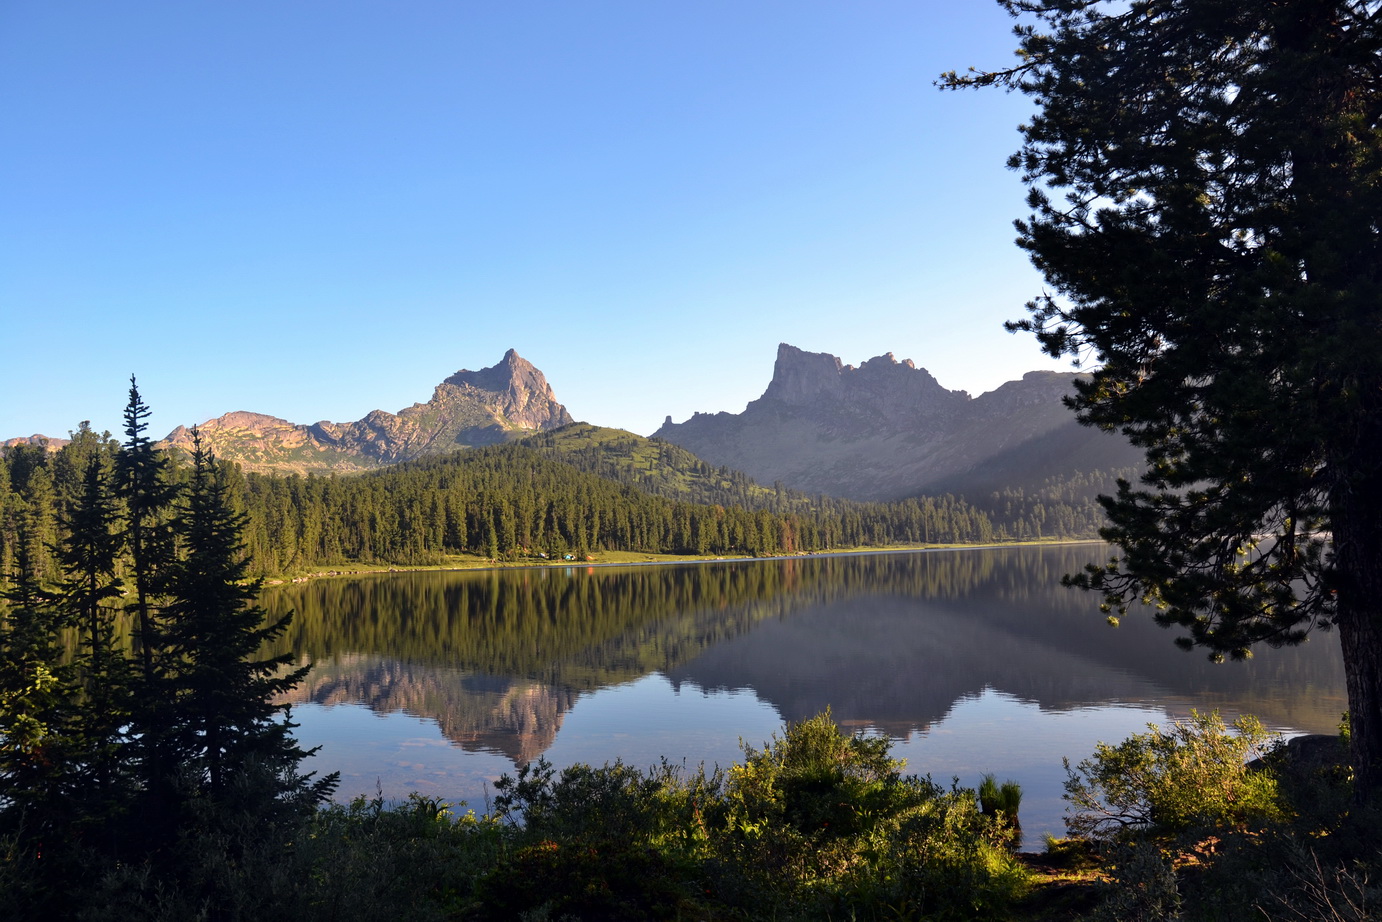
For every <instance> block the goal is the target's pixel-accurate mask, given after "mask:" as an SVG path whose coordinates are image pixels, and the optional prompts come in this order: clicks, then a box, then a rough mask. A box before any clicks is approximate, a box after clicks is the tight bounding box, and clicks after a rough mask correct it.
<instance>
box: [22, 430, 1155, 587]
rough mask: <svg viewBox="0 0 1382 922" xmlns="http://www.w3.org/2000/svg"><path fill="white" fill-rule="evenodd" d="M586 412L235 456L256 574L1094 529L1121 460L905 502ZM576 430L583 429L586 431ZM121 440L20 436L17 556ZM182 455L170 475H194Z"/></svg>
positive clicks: (51, 557)
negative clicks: (554, 425)
mask: <svg viewBox="0 0 1382 922" xmlns="http://www.w3.org/2000/svg"><path fill="white" fill-rule="evenodd" d="M586 429H588V430H589V432H588V433H586V432H585V431H584V430H581V429H580V427H575V428H574V429H573V430H572V432H571V433H565V434H564V435H563V433H557V434H543V435H541V436H537V437H535V438H533V439H529V440H525V442H523V443H521V444H508V445H499V446H492V447H489V448H482V449H472V450H468V451H463V452H457V453H455V454H451V455H442V456H436V457H431V458H427V459H423V460H420V461H415V462H410V463H407V464H402V465H397V466H395V467H390V468H387V469H384V470H381V471H377V472H371V473H368V474H361V475H354V476H318V475H308V476H306V477H303V476H299V475H264V474H254V473H251V474H243V473H241V472H240V471H239V470H238V469H236V468H234V467H232V466H229V465H225V464H221V465H219V467H220V469H221V473H220V476H222V477H223V478H225V480H226V482H227V484H228V487H227V489H228V491H229V495H230V498H231V501H232V502H233V503H235V504H236V507H237V509H240V510H242V511H244V512H245V513H246V514H247V515H248V525H247V529H246V535H245V538H246V542H247V545H248V549H249V551H250V555H251V556H252V557H253V559H254V563H253V568H254V569H253V574H254V575H277V574H288V573H294V572H300V571H303V570H306V569H310V568H319V567H323V566H332V565H344V564H350V563H368V564H394V565H426V564H436V563H440V562H442V561H443V560H444V559H445V558H446V557H447V556H449V555H456V554H474V555H478V556H481V557H485V558H490V559H495V560H515V559H520V558H533V559H540V557H541V555H546V556H547V557H548V558H549V559H562V558H564V557H566V556H567V555H570V556H571V557H572V558H575V559H584V558H585V557H586V556H588V555H592V554H596V553H599V552H601V551H630V552H642V553H671V554H713V555H725V556H730V555H734V556H741V555H742V556H767V555H778V554H794V553H802V552H815V551H824V550H830V549H833V548H842V547H863V546H878V547H882V546H888V545H895V544H925V543H974V542H980V543H982V542H989V541H1002V540H1025V539H1032V538H1051V537H1060V538H1071V537H1093V536H1094V535H1095V534H1096V533H1097V530H1098V528H1099V527H1100V525H1102V524H1103V511H1102V509H1101V507H1100V506H1099V504H1098V501H1097V499H1096V497H1097V495H1098V494H1099V493H1112V492H1113V491H1114V489H1115V480H1116V477H1117V476H1120V475H1121V476H1128V477H1130V476H1133V475H1134V474H1135V472H1133V471H1112V472H1104V471H1099V472H1093V473H1089V474H1075V475H1073V476H1072V477H1068V478H1052V479H1050V480H1048V481H1046V482H1045V483H1044V484H1042V485H1040V486H1039V487H1038V488H1037V489H1034V490H1023V489H1019V488H1012V489H1007V490H1003V491H996V492H994V493H992V494H991V495H989V496H986V497H983V498H982V499H980V500H979V501H978V502H977V503H971V502H968V501H966V500H965V499H962V498H957V497H954V496H950V495H943V496H922V497H915V498H911V499H905V500H898V501H894V502H888V503H858V502H852V501H849V500H843V499H836V498H832V497H826V496H812V495H809V494H806V493H802V492H800V491H795V490H789V489H785V488H783V487H781V486H780V485H777V486H774V487H764V486H761V485H759V484H757V483H755V482H754V481H752V480H751V479H749V478H748V477H746V476H745V475H743V474H742V473H740V472H737V471H730V470H728V469H724V468H714V467H711V466H710V465H707V464H706V463H705V462H703V461H701V460H699V459H698V458H696V457H695V456H694V455H691V454H689V453H688V452H686V451H684V450H683V449H680V448H678V447H676V446H674V445H670V444H668V443H664V442H659V441H657V440H649V439H641V438H639V437H637V436H633V435H631V434H624V436H625V437H624V440H623V441H622V442H621V441H619V439H618V438H617V435H618V433H616V432H615V431H613V430H597V429H595V428H594V427H586ZM573 433H574V435H573ZM119 450H120V446H119V443H117V442H116V441H114V440H113V439H111V438H110V437H109V436H108V435H106V434H97V433H95V432H94V431H92V430H91V428H90V427H89V426H88V425H87V424H86V423H83V424H82V425H81V426H80V427H79V428H78V430H77V431H76V432H74V433H72V438H71V440H70V441H69V442H68V444H66V445H64V446H63V447H62V448H61V449H60V450H58V451H56V452H50V451H47V450H46V449H45V448H44V447H43V446H36V445H18V446H14V447H11V448H9V449H8V450H7V451H6V452H5V454H4V455H3V458H0V574H3V575H4V576H5V577H7V576H8V574H9V573H10V572H11V571H12V569H13V562H14V553H15V548H16V546H17V542H18V533H19V530H20V526H21V523H23V526H24V529H25V533H26V534H27V535H29V536H30V537H29V539H28V540H29V541H30V544H31V547H30V551H31V559H32V561H33V564H32V565H33V566H34V568H35V572H36V574H37V575H38V578H39V579H41V580H50V581H51V580H53V579H55V578H56V577H57V572H58V565H57V559H56V555H55V550H54V549H55V548H56V547H57V545H58V544H59V542H60V541H61V540H62V537H63V528H64V526H63V523H64V522H66V521H68V520H69V519H70V517H71V513H72V509H73V504H74V502H75V501H76V499H77V497H78V496H79V494H80V490H81V481H82V471H84V470H85V468H86V466H87V464H88V463H89V462H90V461H91V459H93V458H98V459H101V463H103V464H107V465H113V464H114V463H115V458H116V456H117V454H118V452H119ZM187 471H188V467H187V465H186V464H175V465H172V466H170V469H169V472H168V477H169V478H170V482H173V483H176V482H178V481H179V479H184V480H185V479H186V477H187Z"/></svg>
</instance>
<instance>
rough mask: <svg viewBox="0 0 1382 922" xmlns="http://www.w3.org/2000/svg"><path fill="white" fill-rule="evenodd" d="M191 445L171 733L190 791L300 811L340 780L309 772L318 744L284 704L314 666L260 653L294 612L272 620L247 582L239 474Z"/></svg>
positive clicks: (175, 598)
mask: <svg viewBox="0 0 1382 922" xmlns="http://www.w3.org/2000/svg"><path fill="white" fill-rule="evenodd" d="M192 445H193V448H192V471H191V480H190V482H189V483H188V484H187V487H186V490H185V493H184V496H183V498H182V500H181V502H180V504H179V508H178V511H177V517H176V520H175V523H174V531H175V534H176V535H177V540H178V545H179V554H178V559H177V561H176V563H175V564H174V565H173V566H172V568H171V570H170V573H169V579H168V584H167V585H168V595H167V600H166V604H165V607H164V610H163V616H164V625H163V628H162V629H161V632H160V638H161V641H162V650H163V653H164V655H165V656H166V662H167V674H166V675H165V676H164V677H163V679H162V682H163V684H164V687H165V689H166V697H167V699H168V700H169V702H170V706H169V708H168V709H167V712H166V716H167V718H168V723H167V725H166V726H165V727H164V728H163V731H162V732H163V733H164V737H165V739H166V740H167V742H168V746H169V750H168V751H169V754H170V756H171V758H172V759H173V761H174V762H175V764H176V765H177V766H178V769H179V774H180V780H181V783H182V785H183V786H184V788H183V789H184V790H185V791H188V792H191V793H193V794H194V795H196V796H200V797H204V798H206V799H207V800H208V801H209V802H210V803H211V804H212V805H213V807H214V806H216V805H225V804H227V803H229V802H230V801H231V800H233V799H237V798H238V801H237V809H240V810H244V809H250V810H253V811H255V812H260V811H268V812H269V813H274V812H280V813H283V814H284V815H296V814H300V812H301V811H303V810H306V809H311V808H314V807H315V806H316V805H317V804H318V803H319V802H321V801H322V800H323V799H324V798H326V797H328V796H329V795H330V792H331V791H332V790H333V789H334V787H335V781H336V778H335V776H334V775H333V776H329V777H327V778H325V779H320V780H315V781H314V780H312V777H311V776H310V775H304V774H302V773H301V772H300V767H301V762H302V760H303V759H304V758H306V757H307V756H308V755H309V754H310V753H309V752H307V751H306V750H304V749H302V748H301V747H300V746H299V745H298V744H297V742H296V741H295V740H294V738H293V736H292V733H291V731H292V728H293V726H294V725H293V724H292V723H291V721H290V720H289V715H288V713H287V706H286V705H283V704H279V703H277V699H279V698H280V697H281V696H282V695H283V693H285V692H287V691H289V690H290V689H292V688H293V687H295V686H296V685H297V684H298V683H299V682H300V681H301V680H302V678H303V677H304V676H305V675H306V673H307V670H308V667H301V668H296V669H294V668H292V657H291V655H290V654H284V655H282V656H263V655H261V653H260V651H261V650H262V649H263V648H264V646H265V645H266V644H267V643H269V642H270V641H272V640H274V639H276V638H278V637H279V636H280V635H282V633H283V632H284V630H286V628H287V626H288V623H289V621H290V619H291V617H292V616H291V614H288V615H284V616H283V617H281V618H279V619H277V620H275V621H267V614H266V612H265V610H264V609H263V608H262V607H260V606H259V605H258V604H256V601H255V600H256V599H257V598H258V595H259V592H260V590H261V588H262V582H261V581H260V580H249V579H247V574H248V567H249V560H248V557H247V556H246V554H245V547H244V541H243V533H244V530H245V516H244V514H243V513H241V512H239V511H238V510H236V509H235V508H234V507H233V505H232V503H231V500H230V486H229V479H228V474H229V472H228V471H227V470H225V469H224V468H222V467H220V466H218V465H217V463H216V460H215V458H214V456H213V455H212V453H211V452H210V451H209V450H207V449H206V448H205V447H204V445H203V444H202V441H201V434H200V432H198V431H197V430H196V429H193V430H192ZM247 797H248V798H250V800H251V801H252V802H250V803H246V802H245V798H247Z"/></svg>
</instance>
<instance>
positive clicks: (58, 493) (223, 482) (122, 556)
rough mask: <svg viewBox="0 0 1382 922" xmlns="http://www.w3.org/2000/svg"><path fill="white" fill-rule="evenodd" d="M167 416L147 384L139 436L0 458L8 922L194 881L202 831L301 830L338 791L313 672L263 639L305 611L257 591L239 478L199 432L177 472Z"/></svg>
mask: <svg viewBox="0 0 1382 922" xmlns="http://www.w3.org/2000/svg"><path fill="white" fill-rule="evenodd" d="M147 416H148V410H147V408H146V407H145V406H144V404H143V402H142V400H141V399H140V397H139V393H138V390H137V389H136V388H135V387H134V386H133V382H131V388H130V402H129V405H128V407H127V408H126V411H125V422H126V429H125V432H126V435H127V436H128V438H127V440H126V441H125V442H124V443H123V444H121V445H116V444H115V443H113V442H111V441H110V440H109V439H108V438H105V437H97V436H95V435H94V434H93V433H92V432H91V431H90V429H89V428H88V427H83V429H82V431H81V432H80V433H78V437H77V438H74V440H73V444H74V445H75V446H76V447H75V448H74V447H72V446H68V447H67V448H64V450H63V452H59V453H58V454H57V455H56V456H53V457H51V458H50V457H49V456H47V455H46V454H44V453H42V452H41V451H40V452H37V453H35V452H29V451H18V452H11V453H10V455H9V457H8V458H7V459H6V463H5V464H4V465H3V466H0V470H3V472H4V476H5V479H6V483H5V487H6V489H5V490H4V491H3V496H4V502H5V506H4V510H3V511H4V513H5V520H6V523H7V526H8V527H9V528H10V529H11V530H10V532H9V533H8V534H7V536H6V545H5V548H4V550H5V555H6V576H7V582H6V585H5V586H4V590H3V593H2V594H0V597H2V598H3V601H4V604H3V605H0V867H3V869H4V873H5V876H6V881H5V884H4V886H3V887H0V916H3V917H5V918H16V919H19V918H77V917H78V914H79V913H78V912H77V910H78V909H79V908H81V907H80V906H79V900H78V899H77V898H76V896H75V889H76V888H74V886H73V885H74V883H75V882H76V881H77V880H78V879H79V878H80V879H82V880H83V881H84V882H86V883H87V884H88V885H91V884H92V883H93V882H96V881H100V882H101V883H102V885H104V884H105V883H108V882H112V881H114V880H115V879H116V878H118V877H120V875H121V874H128V875H129V876H128V877H127V878H126V880H125V885H128V886H129V887H133V888H135V889H140V888H143V887H145V886H146V885H147V886H148V887H151V888H159V887H161V886H163V884H164V883H165V882H168V881H173V880H177V881H184V882H185V881H188V880H191V878H192V876H194V875H195V874H196V873H197V872H196V871H195V870H193V869H192V868H191V867H190V866H188V865H187V864H186V861H185V858H186V854H185V849H184V848H183V844H184V843H185V841H186V840H187V838H188V837H189V836H190V835H193V834H208V835H211V836H223V837H238V836H240V835H241V833H242V832H243V831H244V830H247V829H252V830H253V833H252V834H251V835H248V836H245V837H244V839H243V841H244V842H246V843H248V841H249V840H250V839H252V838H254V837H257V836H263V837H268V838H269V839H273V838H274V837H275V836H278V835H289V834H291V833H288V832H286V830H288V829H289V828H291V829H296V828H297V827H298V826H299V825H300V823H301V822H302V820H303V819H304V818H305V817H307V816H309V815H311V813H312V812H314V810H315V808H316V807H317V806H318V805H319V804H320V803H322V802H323V801H324V800H325V799H326V798H327V797H328V796H329V795H330V793H331V791H332V790H333V789H334V786H335V778H334V777H331V778H327V779H323V780H321V781H313V780H312V779H311V778H310V776H307V775H303V774H301V773H300V772H299V770H298V765H299V763H300V762H301V760H302V759H303V758H305V757H306V756H307V755H308V753H307V752H305V751H304V750H303V749H301V748H300V747H299V746H298V745H297V743H296V742H295V741H294V740H293V737H292V735H291V733H290V730H291V727H292V724H290V723H287V722H286V721H285V718H284V708H283V707H282V706H281V705H279V704H278V703H277V700H276V699H278V698H279V697H280V696H282V695H283V694H285V693H286V692H288V691H290V690H291V689H292V688H293V687H294V686H295V685H296V684H297V683H298V682H299V681H300V680H301V678H302V676H303V675H304V674H305V673H306V671H307V670H306V669H305V668H301V669H296V670H294V669H292V668H290V665H289V658H288V657H286V656H284V657H275V656H269V657H263V656H262V655H261V654H260V653H259V652H258V651H259V650H260V649H261V648H262V647H263V646H264V645H265V644H266V643H269V642H272V641H273V640H274V639H276V638H277V637H278V636H279V635H280V634H281V633H282V632H283V630H284V629H285V628H286V627H287V624H288V621H289V616H286V615H285V616H282V617H280V618H278V619H276V620H269V619H267V616H266V614H265V612H264V610H263V609H262V608H260V607H258V605H257V604H256V602H255V599H256V597H257V596H258V593H259V583H258V582H257V581H253V580H249V579H247V568H248V560H247V558H246V557H245V549H244V545H243V543H242V541H241V534H242V531H243V528H244V521H245V519H244V515H243V513H241V512H240V511H239V510H238V509H237V508H236V503H235V502H234V501H233V499H232V494H233V485H234V479H233V477H232V476H231V475H232V474H233V471H231V470H229V469H227V468H226V467H224V466H220V465H217V464H215V463H214V460H213V459H212V458H211V457H210V456H209V455H208V454H207V453H205V452H204V451H202V450H201V446H200V444H199V443H197V442H194V451H193V453H192V457H191V463H190V465H186V466H183V467H182V468H180V469H177V470H175V469H174V467H173V465H171V464H170V463H169V459H168V458H167V457H166V456H165V455H164V454H163V453H162V452H160V451H158V450H156V449H155V448H154V447H153V444H152V443H151V442H150V441H149V440H148V439H147V438H145V437H144V434H143V433H144V429H145V420H146V417H147ZM125 885H121V889H124V887H125ZM89 889H90V890H94V889H95V888H94V887H89ZM87 895H88V896H90V895H91V894H90V892H88V894H87ZM219 898H220V897H219V896H217V895H216V894H215V893H214V891H210V890H209V891H208V902H209V903H214V902H216V901H217V900H219ZM117 914H118V912H117Z"/></svg>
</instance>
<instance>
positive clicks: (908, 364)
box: [759, 343, 969, 419]
mask: <svg viewBox="0 0 1382 922" xmlns="http://www.w3.org/2000/svg"><path fill="white" fill-rule="evenodd" d="M759 399H760V400H763V401H778V402H780V403H783V404H786V405H787V406H789V407H796V408H802V409H806V410H812V411H834V410H836V409H845V410H851V411H856V412H860V413H863V414H865V415H867V416H870V417H876V416H879V415H882V416H884V417H889V418H891V417H898V418H902V417H905V418H908V419H911V418H915V417H917V416H928V415H936V414H942V415H945V414H948V413H951V412H953V411H954V410H955V409H957V408H959V407H961V406H963V405H964V404H967V403H968V402H969V395H968V394H966V393H965V392H964V391H951V390H946V389H945V388H944V387H942V386H941V385H940V382H938V381H937V380H936V379H935V378H934V377H933V376H932V375H931V373H930V372H929V371H927V370H926V369H925V368H918V367H917V366H916V365H915V364H913V362H912V360H911V359H906V360H904V361H901V362H899V361H898V360H897V359H896V358H895V357H894V356H893V354H892V353H891V352H888V353H885V354H883V355H879V356H875V357H873V358H871V359H869V360H868V361H866V362H864V363H863V364H861V365H860V366H859V367H858V368H855V367H854V366H853V365H846V364H844V363H843V362H841V361H840V359H839V358H838V357H836V356H833V355H830V354H829V353H826V352H805V351H803V350H801V349H798V348H797V347H795V346H791V345H788V344H787V343H781V344H780V345H779V346H778V347H777V361H776V363H775V364H774V365H773V379H772V381H771V382H770V383H769V384H768V388H767V390H765V391H764V392H763V396H762V397H761V398H759Z"/></svg>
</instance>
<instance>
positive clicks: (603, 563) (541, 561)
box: [264, 538, 1100, 586]
mask: <svg viewBox="0 0 1382 922" xmlns="http://www.w3.org/2000/svg"><path fill="white" fill-rule="evenodd" d="M1098 543H1100V542H1099V541H1097V540H1096V539H1075V538H1043V539H1040V540H1034V541H1001V542H993V541H990V542H985V543H982V544H889V545H863V546H858V547H840V548H831V549H830V550H828V551H812V552H809V553H808V552H802V553H798V554H774V555H767V556H762V557H753V556H747V555H746V556H741V557H735V556H726V555H723V554H650V553H647V552H644V551H600V552H599V553H597V554H590V555H588V556H586V557H585V558H584V559H581V560H576V559H574V558H573V559H571V560H565V559H562V560H557V559H552V558H545V557H533V556H528V557H519V558H513V559H505V558H491V557H481V556H479V555H476V554H447V555H445V556H444V557H443V558H442V559H441V561H440V562H438V563H430V564H367V563H342V564H333V565H331V566H329V567H322V568H319V569H311V570H306V571H299V572H293V573H286V574H275V575H273V576H270V577H267V578H266V579H265V581H264V582H265V583H266V584H267V585H271V586H272V585H279V584H281V583H286V582H306V581H307V580H310V579H323V578H329V577H335V576H369V575H373V574H377V573H427V572H452V571H459V570H515V569H533V568H540V567H628V566H661V565H667V564H687V563H713V562H717V561H729V560H792V559H800V558H811V557H841V556H849V555H853V554H894V553H906V552H909V551H945V550H978V549H981V548H992V547H1029V546H1034V545H1060V544H1098Z"/></svg>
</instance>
